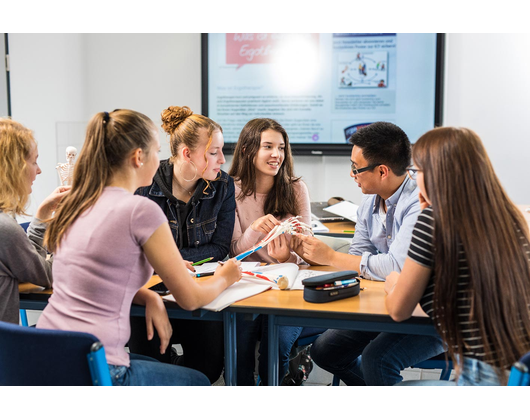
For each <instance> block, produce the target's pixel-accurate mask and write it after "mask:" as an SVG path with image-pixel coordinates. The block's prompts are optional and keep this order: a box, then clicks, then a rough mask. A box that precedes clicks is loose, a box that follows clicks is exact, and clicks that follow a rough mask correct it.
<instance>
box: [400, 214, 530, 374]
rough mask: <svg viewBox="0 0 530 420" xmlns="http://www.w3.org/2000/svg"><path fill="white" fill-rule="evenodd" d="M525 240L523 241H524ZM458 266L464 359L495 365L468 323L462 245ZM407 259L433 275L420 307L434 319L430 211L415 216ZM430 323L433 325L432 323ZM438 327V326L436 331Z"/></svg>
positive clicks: (468, 299)
mask: <svg viewBox="0 0 530 420" xmlns="http://www.w3.org/2000/svg"><path fill="white" fill-rule="evenodd" d="M523 239H524V238H523ZM458 253H459V260H458V261H459V266H458V280H457V281H458V283H457V285H458V289H457V300H458V318H459V320H460V321H459V326H460V330H461V332H462V336H463V339H464V344H465V349H464V352H463V354H464V357H472V358H474V359H478V360H481V361H484V362H486V363H489V364H492V365H497V364H498V361H497V360H496V357H495V355H494V354H490V355H486V354H485V351H484V343H483V341H482V339H481V337H480V330H479V328H478V324H477V322H476V321H475V320H472V319H471V304H472V291H471V290H470V289H469V276H470V273H469V268H468V263H467V258H466V255H465V252H464V249H463V247H462V245H461V244H460V245H459V248H458ZM408 257H409V258H410V259H411V260H413V261H414V262H416V263H418V264H420V265H422V266H424V267H427V268H431V269H432V270H433V274H432V276H431V279H430V280H429V283H428V285H427V288H426V289H425V292H424V294H423V296H422V298H421V299H420V305H421V307H422V309H423V310H424V311H425V313H426V314H427V315H429V316H430V317H431V318H433V317H434V315H433V297H434V282H435V278H434V218H433V210H432V208H431V207H428V208H426V209H424V210H423V211H422V212H421V213H420V215H419V216H418V220H417V222H416V226H415V227H414V230H413V232H412V240H411V244H410V248H409V252H408ZM433 321H435V320H434V319H433ZM439 326H440V324H439V323H438V327H439Z"/></svg>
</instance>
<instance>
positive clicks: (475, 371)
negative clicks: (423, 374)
mask: <svg viewBox="0 0 530 420" xmlns="http://www.w3.org/2000/svg"><path fill="white" fill-rule="evenodd" d="M397 385H404V386H440V385H453V386H454V385H457V386H497V385H502V384H501V382H500V380H499V377H498V376H497V372H496V371H495V368H494V367H493V366H491V365H488V364H487V363H485V362H481V361H480V360H477V359H471V358H468V357H465V358H464V366H463V369H462V374H461V375H460V377H459V378H458V381H457V382H456V383H455V382H453V381H404V382H401V383H399V384H397Z"/></svg>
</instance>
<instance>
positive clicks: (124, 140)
mask: <svg viewBox="0 0 530 420" xmlns="http://www.w3.org/2000/svg"><path fill="white" fill-rule="evenodd" d="M159 149H160V142H159V140H158V132H157V129H156V127H155V126H154V124H153V122H152V121H151V120H150V119H149V118H147V117H146V116H145V115H143V114H140V113H138V112H135V111H130V110H115V111H113V112H111V113H107V112H100V113H98V114H96V115H95V116H94V117H93V118H92V120H91V121H90V122H89V125H88V128H87V136H86V140H85V144H84V146H83V149H82V151H81V153H80V155H79V159H78V162H77V164H76V167H75V170H74V179H73V184H72V190H71V193H70V194H69V195H68V196H67V198H66V199H65V200H64V201H63V203H62V205H61V206H60V208H59V209H58V211H57V213H56V216H55V218H54V219H53V220H52V222H51V223H50V225H49V227H48V230H47V232H46V237H45V243H46V246H47V247H48V249H49V250H50V251H53V252H55V261H54V265H53V276H54V280H55V281H54V293H53V295H52V296H51V298H50V301H49V304H48V306H46V308H45V309H44V312H43V314H42V316H41V317H40V319H39V321H38V324H37V327H39V328H51V329H59V330H70V331H81V332H87V333H91V334H93V335H95V336H96V337H98V338H99V340H100V341H101V342H102V343H103V345H104V346H105V352H106V355H107V362H108V364H109V370H110V374H111V379H112V381H113V384H114V385H209V383H210V382H209V381H208V379H207V378H206V376H204V375H203V374H202V373H200V372H197V371H195V370H193V369H188V368H184V367H181V366H172V365H167V364H163V363H160V362H158V361H156V360H155V359H151V358H149V357H145V356H138V355H134V354H128V353H126V352H125V350H124V346H125V345H126V343H127V341H128V340H129V335H130V324H129V313H130V309H131V304H132V303H136V304H140V305H144V306H145V307H146V310H145V313H146V323H147V334H148V339H151V338H152V336H153V331H154V329H156V331H157V332H158V335H159V337H160V341H161V345H160V351H161V352H162V353H164V352H165V351H166V348H167V345H168V343H169V338H170V337H171V333H172V331H171V324H170V323H169V319H168V316H167V312H166V310H165V307H164V304H163V302H162V300H161V298H160V297H159V296H158V295H157V294H156V293H155V292H152V291H150V290H148V289H147V288H144V287H142V286H144V285H145V284H146V283H147V281H148V280H149V278H150V277H151V276H152V274H153V268H154V269H156V272H157V273H158V274H159V275H160V277H161V278H162V280H163V281H164V283H165V284H166V286H167V287H168V289H169V290H170V291H171V293H172V294H173V296H174V297H175V300H176V301H177V303H178V304H179V306H180V307H182V308H183V309H186V310H194V309H196V308H199V307H201V306H203V305H205V304H207V303H209V302H211V301H212V300H213V299H215V298H216V297H217V296H218V295H219V293H221V292H222V291H223V290H224V289H225V288H227V287H228V286H230V285H231V284H232V283H234V282H235V281H237V280H239V279H240V278H241V273H240V266H239V263H237V262H235V261H234V260H229V261H228V262H227V263H226V264H225V265H223V266H220V267H219V268H218V269H217V271H216V273H215V275H214V276H212V277H211V278H210V279H208V280H206V281H203V282H200V283H198V282H196V281H195V280H194V279H193V278H192V277H191V276H190V275H189V273H188V271H187V269H186V265H185V263H184V261H183V259H182V257H181V255H180V252H179V250H178V249H177V246H176V244H175V241H174V240H173V236H172V235H171V232H170V229H169V225H168V222H167V218H166V216H165V215H164V213H163V212H162V210H161V209H160V207H158V206H157V205H156V204H155V203H153V202H152V201H150V200H149V199H147V198H145V197H140V196H136V195H134V192H135V191H136V190H137V189H138V188H139V187H142V186H146V185H150V184H151V183H152V181H153V176H154V174H155V172H156V170H157V168H158V164H159V158H158V151H159Z"/></svg>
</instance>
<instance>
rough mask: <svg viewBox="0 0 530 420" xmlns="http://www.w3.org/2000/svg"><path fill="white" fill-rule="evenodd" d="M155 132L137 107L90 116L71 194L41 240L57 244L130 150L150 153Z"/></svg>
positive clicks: (52, 246)
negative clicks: (134, 109)
mask: <svg viewBox="0 0 530 420" xmlns="http://www.w3.org/2000/svg"><path fill="white" fill-rule="evenodd" d="M155 135H156V127H155V125H154V123H153V122H152V121H151V120H150V119H149V118H148V117H146V116H145V115H144V114H141V113H139V112H136V111H131V110H128V109H118V110H115V111H113V112H110V113H107V112H100V113H98V114H96V115H94V117H92V119H91V120H90V122H89V123H88V127H87V133H86V139H85V143H84V145H83V148H82V149H81V153H79V158H78V159H77V163H76V165H75V169H74V176H73V180H72V189H71V191H70V194H68V195H67V196H66V197H65V199H64V200H63V202H62V204H61V205H60V207H59V209H58V210H57V212H56V214H55V217H54V218H53V219H52V220H51V222H50V225H49V226H48V229H47V230H46V235H45V238H44V241H45V244H46V246H47V247H48V249H49V250H50V251H51V252H53V251H55V250H56V248H57V247H58V246H59V244H60V242H61V239H62V238H63V237H64V235H65V233H66V231H67V230H68V228H69V227H70V225H72V223H74V222H75V220H76V219H77V218H78V217H79V216H80V215H81V214H82V213H83V212H84V211H85V210H86V209H88V208H90V207H92V206H93V205H94V204H95V202H96V201H97V200H98V198H99V197H100V195H101V193H102V192H103V188H104V187H105V186H106V185H107V184H108V183H109V182H110V180H111V178H112V176H113V174H114V173H115V172H116V171H117V170H119V169H120V168H121V166H122V165H123V162H124V161H125V159H126V158H127V156H128V155H129V154H130V152H132V151H133V150H135V149H137V148H140V149H142V151H143V152H144V153H146V155H149V146H150V144H151V142H152V141H153V139H154V136H155Z"/></svg>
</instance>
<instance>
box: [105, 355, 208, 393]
mask: <svg viewBox="0 0 530 420" xmlns="http://www.w3.org/2000/svg"><path fill="white" fill-rule="evenodd" d="M129 356H130V359H131V364H130V366H129V367H127V366H116V365H110V364H109V371H110V379H111V380H112V385H114V386H188V385H192V386H193V385H195V386H209V385H210V381H209V380H208V378H207V377H206V376H204V374H202V373H201V372H198V371H196V370H193V369H189V368H185V367H181V366H174V365H168V364H167V363H161V362H159V361H158V360H155V359H152V358H150V357H147V356H141V355H138V354H134V353H131V354H130V355H129Z"/></svg>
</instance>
